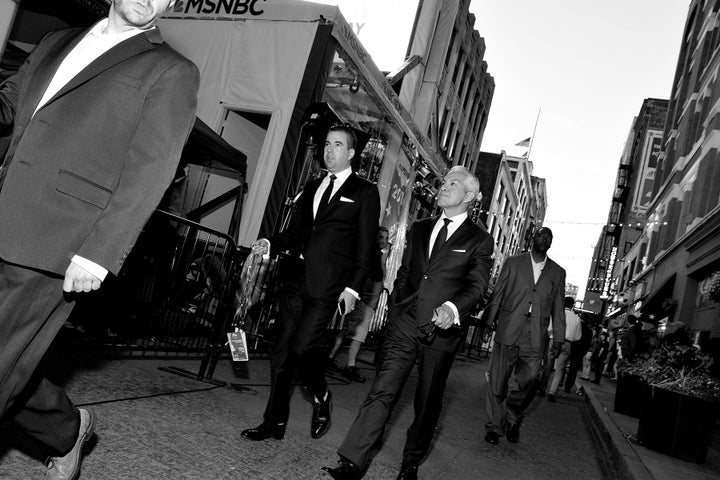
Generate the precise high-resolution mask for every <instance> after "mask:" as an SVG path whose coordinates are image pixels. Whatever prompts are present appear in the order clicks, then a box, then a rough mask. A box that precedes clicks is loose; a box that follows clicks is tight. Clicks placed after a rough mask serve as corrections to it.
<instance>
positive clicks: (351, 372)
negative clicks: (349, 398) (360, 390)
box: [342, 365, 365, 383]
mask: <svg viewBox="0 0 720 480" xmlns="http://www.w3.org/2000/svg"><path fill="white" fill-rule="evenodd" d="M342 373H343V376H344V377H345V378H347V379H348V380H350V381H351V382H357V383H365V377H363V376H362V375H360V370H358V368H357V367H356V366H355V365H353V366H350V365H348V366H347V367H345V368H344V369H343V372H342Z"/></svg>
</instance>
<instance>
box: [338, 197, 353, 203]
mask: <svg viewBox="0 0 720 480" xmlns="http://www.w3.org/2000/svg"><path fill="white" fill-rule="evenodd" d="M340 201H341V202H347V203H355V200H353V199H352V198H347V197H340Z"/></svg>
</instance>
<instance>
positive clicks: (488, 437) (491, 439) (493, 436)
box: [485, 432, 500, 445]
mask: <svg viewBox="0 0 720 480" xmlns="http://www.w3.org/2000/svg"><path fill="white" fill-rule="evenodd" d="M485 441H486V442H487V443H489V444H491V445H497V444H498V443H500V435H498V434H497V433H496V432H487V433H486V434H485Z"/></svg>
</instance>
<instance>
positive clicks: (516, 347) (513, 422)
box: [483, 227, 565, 445]
mask: <svg viewBox="0 0 720 480" xmlns="http://www.w3.org/2000/svg"><path fill="white" fill-rule="evenodd" d="M552 238H553V237H552V231H550V229H549V228H545V227H542V228H540V229H538V230H537V232H535V235H534V236H533V246H532V250H531V251H530V252H526V253H522V254H520V255H515V256H512V257H508V258H507V260H505V264H504V265H503V266H502V270H501V271H500V277H499V278H498V281H497V283H496V284H495V288H494V289H493V292H492V295H491V297H490V301H489V302H488V305H487V307H486V308H485V311H484V313H483V318H484V320H485V323H486V325H487V326H488V327H489V328H494V329H495V339H494V342H493V351H492V357H491V358H490V371H489V374H488V378H489V385H488V389H487V400H486V411H487V416H488V422H487V423H486V424H485V429H486V431H487V433H486V435H485V441H487V442H488V443H491V444H493V445H496V444H497V443H498V441H499V439H500V435H501V434H502V433H503V431H504V432H505V433H506V435H507V439H508V441H510V442H512V443H517V441H518V439H519V436H520V424H521V422H522V418H523V412H524V410H525V408H526V407H527V406H528V405H529V404H530V402H531V401H532V399H533V397H534V395H535V390H536V388H537V382H538V381H539V378H540V375H541V369H542V359H543V356H544V355H545V352H546V348H545V335H546V332H547V330H548V325H549V324H550V319H551V318H552V330H553V339H554V341H553V344H552V349H553V351H552V353H551V356H552V358H555V357H557V354H558V353H559V352H560V347H561V346H562V343H563V341H564V340H565V310H564V308H565V270H564V269H563V268H562V267H560V266H559V265H558V264H557V263H555V262H554V261H552V260H551V259H550V258H548V256H547V251H548V249H549V248H550V246H551V245H552ZM511 377H514V380H515V381H514V382H512V385H513V387H512V390H510V391H508V385H509V384H510V382H509V380H510V378H511Z"/></svg>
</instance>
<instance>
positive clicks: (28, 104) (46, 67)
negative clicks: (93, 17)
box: [16, 29, 87, 125]
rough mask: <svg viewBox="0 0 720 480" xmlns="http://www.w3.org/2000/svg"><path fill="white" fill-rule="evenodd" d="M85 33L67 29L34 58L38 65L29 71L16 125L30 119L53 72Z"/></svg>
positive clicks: (79, 30) (84, 31)
mask: <svg viewBox="0 0 720 480" xmlns="http://www.w3.org/2000/svg"><path fill="white" fill-rule="evenodd" d="M85 33H87V30H81V29H74V30H69V31H68V32H67V34H66V35H65V36H64V37H62V38H60V39H59V40H58V41H57V42H56V43H55V44H54V45H52V46H51V47H50V48H48V50H47V52H45V55H44V56H42V57H39V58H37V59H35V64H36V65H38V67H37V68H36V69H35V70H34V71H32V73H30V75H31V78H30V79H29V81H28V86H27V89H26V90H25V99H24V100H23V110H22V111H21V112H19V115H18V121H17V122H16V123H17V124H18V125H25V124H27V122H28V121H30V118H31V117H32V115H33V113H34V112H35V107H37V104H38V103H40V99H41V98H42V96H43V95H44V94H45V90H47V87H48V85H49V84H50V81H51V80H52V78H53V76H54V75H55V72H57V69H58V68H59V67H60V64H61V63H62V61H63V60H64V59H65V57H66V56H67V54H68V53H69V52H70V51H71V50H72V49H73V48H75V45H77V44H78V42H80V40H81V39H82V38H83V37H84V36H85Z"/></svg>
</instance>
